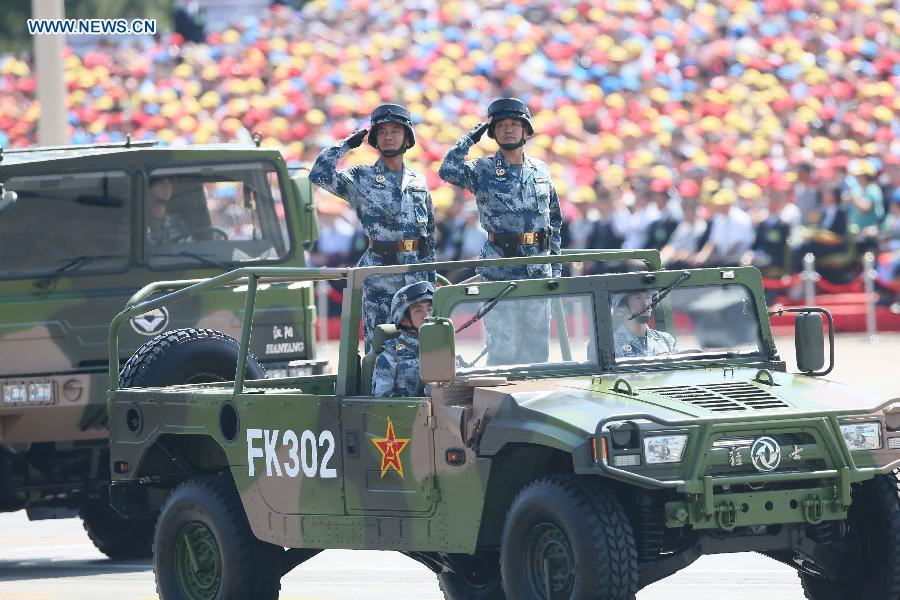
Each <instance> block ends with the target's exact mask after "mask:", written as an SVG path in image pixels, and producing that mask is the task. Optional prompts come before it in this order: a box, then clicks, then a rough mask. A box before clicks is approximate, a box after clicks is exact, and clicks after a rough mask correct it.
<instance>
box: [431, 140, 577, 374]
mask: <svg viewBox="0 0 900 600" xmlns="http://www.w3.org/2000/svg"><path fill="white" fill-rule="evenodd" d="M471 146H472V140H471V139H470V138H469V137H468V135H464V136H463V137H462V138H461V139H460V140H459V141H458V142H456V144H454V145H453V147H452V148H450V150H449V151H448V152H447V156H445V157H444V161H443V163H441V168H440V170H439V171H438V174H439V175H440V177H441V179H443V180H444V181H446V182H447V183H450V184H453V185H455V186H457V187H461V188H463V189H466V190H469V191H470V192H472V193H473V194H474V195H475V202H476V204H477V205H478V212H479V215H480V218H481V226H482V227H483V228H484V229H485V230H486V231H488V232H490V233H501V234H502V233H509V234H520V233H524V232H533V231H541V230H547V231H549V250H542V249H541V245H540V244H529V245H521V246H519V255H520V256H538V255H546V254H559V253H560V245H561V238H560V226H561V225H562V214H561V212H560V208H559V197H558V196H557V194H556V189H555V188H554V187H553V182H552V181H551V179H550V169H549V168H548V167H547V165H546V164H545V163H543V162H541V161H539V160H537V159H534V158H530V157H528V156H527V155H526V157H525V162H524V164H523V165H510V164H509V161H507V160H506V157H504V156H503V153H502V152H500V151H499V150H498V151H497V153H496V154H495V155H494V156H493V157H492V158H479V159H477V160H470V161H467V160H466V154H467V153H468V151H469V148H470V147H471ZM480 256H481V258H503V257H504V254H503V252H502V250H501V249H500V248H499V247H498V246H497V245H496V244H494V243H493V242H491V241H490V240H488V241H486V242H485V243H484V246H483V247H482V249H481V255H480ZM560 269H561V266H560V265H558V264H555V265H549V264H543V265H519V266H515V267H481V268H479V269H477V271H478V273H479V274H480V275H481V276H482V277H483V278H484V279H487V280H490V281H498V280H509V279H535V278H541V277H559V276H560ZM524 309H527V310H524ZM484 321H485V330H486V334H487V345H488V348H489V350H488V364H490V365H501V364H513V363H518V362H545V361H546V360H547V355H548V340H549V336H550V304H549V302H546V303H536V302H528V303H507V304H504V303H503V302H501V303H500V304H498V305H497V307H496V308H495V309H494V310H492V311H491V312H489V313H488V314H487V315H485V318H484Z"/></svg>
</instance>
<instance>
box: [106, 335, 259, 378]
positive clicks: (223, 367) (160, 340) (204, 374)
mask: <svg viewBox="0 0 900 600" xmlns="http://www.w3.org/2000/svg"><path fill="white" fill-rule="evenodd" d="M237 359H238V342H237V340H235V339H234V338H233V337H231V336H228V335H225V334H224V333H220V332H218V331H215V330H213V329H194V328H186V329H175V330H172V331H168V332H166V333H162V334H160V335H158V336H156V337H155V338H153V339H152V340H150V341H149V342H147V343H146V344H144V345H143V346H141V347H140V348H138V350H137V352H135V353H134V354H133V355H132V356H131V358H129V359H128V362H126V363H125V366H124V367H123V368H122V372H121V373H120V374H119V387H120V388H128V387H160V386H167V385H179V384H183V383H208V382H213V381H233V380H234V371H235V368H236V367H237ZM244 376H245V378H246V379H247V380H251V379H263V378H264V377H265V376H266V370H265V369H264V368H263V366H262V365H261V364H259V361H258V360H257V359H256V357H255V356H253V355H252V354H248V355H247V370H246V372H245V375H244Z"/></svg>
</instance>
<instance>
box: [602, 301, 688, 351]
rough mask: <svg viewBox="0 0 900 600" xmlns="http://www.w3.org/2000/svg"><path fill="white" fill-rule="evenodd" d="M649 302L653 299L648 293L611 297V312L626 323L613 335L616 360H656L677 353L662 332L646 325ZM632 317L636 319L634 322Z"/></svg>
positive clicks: (671, 341)
mask: <svg viewBox="0 0 900 600" xmlns="http://www.w3.org/2000/svg"><path fill="white" fill-rule="evenodd" d="M652 299H653V295H652V294H651V293H650V292H649V291H642V292H626V293H624V294H616V295H615V296H614V297H613V312H617V313H619V314H620V315H622V316H623V317H624V319H625V320H624V321H623V322H622V324H621V325H619V326H618V327H617V328H616V330H615V331H614V332H613V346H615V350H616V358H635V357H641V356H658V355H661V354H672V353H673V352H676V346H677V344H676V343H675V338H674V337H672V336H671V335H669V334H668V333H666V332H664V331H657V330H656V329H651V328H650V326H649V325H648V323H649V322H650V302H651V300H652ZM642 309H643V310H642ZM632 315H635V317H634V318H633V319H632V318H631V317H632Z"/></svg>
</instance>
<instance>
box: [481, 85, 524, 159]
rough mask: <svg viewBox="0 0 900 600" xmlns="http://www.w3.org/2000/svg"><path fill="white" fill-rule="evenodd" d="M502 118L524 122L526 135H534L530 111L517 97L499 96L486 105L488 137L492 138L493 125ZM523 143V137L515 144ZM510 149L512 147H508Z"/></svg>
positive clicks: (518, 145) (520, 144)
mask: <svg viewBox="0 0 900 600" xmlns="http://www.w3.org/2000/svg"><path fill="white" fill-rule="evenodd" d="M503 119H520V120H521V121H523V122H524V124H525V129H526V130H527V132H528V135H534V123H533V122H532V121H531V111H529V110H528V107H527V106H526V105H525V103H524V102H522V101H521V100H519V99H518V98H500V99H499V100H494V101H493V102H491V104H490V106H488V130H487V134H488V137H489V138H491V139H494V127H495V125H496V124H497V121H502V120H503ZM524 144H525V138H524V137H523V138H522V140H521V141H520V142H519V143H518V144H517V146H516V147H520V146H522V145H524ZM510 149H512V148H510Z"/></svg>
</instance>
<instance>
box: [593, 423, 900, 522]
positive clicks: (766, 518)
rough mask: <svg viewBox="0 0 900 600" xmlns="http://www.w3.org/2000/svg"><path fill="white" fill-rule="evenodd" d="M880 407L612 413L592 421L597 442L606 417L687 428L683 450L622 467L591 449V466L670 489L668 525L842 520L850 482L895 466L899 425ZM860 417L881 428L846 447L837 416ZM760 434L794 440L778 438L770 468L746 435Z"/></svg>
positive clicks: (605, 434)
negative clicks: (674, 417)
mask: <svg viewBox="0 0 900 600" xmlns="http://www.w3.org/2000/svg"><path fill="white" fill-rule="evenodd" d="M880 408H883V407H880ZM880 408H879V410H880ZM879 415H880V413H878V412H877V411H876V412H870V411H866V412H865V413H862V412H851V413H847V412H842V413H835V414H827V415H822V414H821V413H819V414H816V415H789V416H784V417H778V416H774V417H773V415H771V414H767V415H747V416H745V417H743V418H742V419H740V420H735V419H723V418H707V419H691V420H682V421H668V420H665V419H661V418H659V417H657V416H654V415H648V414H629V415H616V416H613V417H610V418H607V419H604V420H603V421H601V422H600V423H599V424H598V425H597V429H596V432H595V436H596V440H597V442H598V445H600V444H602V445H603V447H604V448H605V447H607V445H608V444H610V443H611V442H610V436H609V425H610V424H613V423H621V422H625V421H632V422H635V421H637V422H647V423H648V425H649V428H650V429H649V432H650V433H659V431H660V430H661V429H664V430H665V431H667V432H673V433H687V434H688V435H689V436H690V438H689V441H688V445H687V448H686V449H685V452H684V456H683V458H682V460H681V461H680V463H678V464H677V465H659V466H654V465H644V464H639V465H634V466H629V467H616V466H613V465H612V464H610V463H611V462H612V460H610V459H611V458H613V457H612V456H608V457H607V458H603V457H601V456H598V457H597V459H596V461H595V463H594V468H593V471H594V472H595V473H596V472H597V470H599V471H600V472H601V473H602V474H603V475H604V476H607V477H610V478H613V479H617V480H620V481H624V482H626V483H629V484H633V485H638V486H640V487H643V488H647V489H662V490H673V491H674V492H675V493H676V494H675V498H673V499H672V501H670V502H668V503H666V505H665V522H666V526H667V527H684V526H687V525H690V526H692V527H694V528H696V529H711V528H719V529H724V530H731V529H733V528H735V527H740V526H753V525H772V524H785V523H807V524H817V523H821V522H823V521H829V520H841V519H845V518H846V517H847V511H848V509H849V507H850V505H851V503H852V501H853V498H852V484H854V483H858V482H862V481H866V480H869V479H872V478H874V477H875V476H877V475H881V474H885V473H889V472H891V471H893V470H894V469H896V468H898V467H900V449H890V448H889V440H890V439H892V438H900V431H891V430H888V429H887V428H886V427H885V425H886V424H885V422H884V417H883V415H881V416H879ZM860 418H864V419H865V420H868V421H873V420H880V421H881V423H882V431H883V432H884V434H885V437H884V443H883V445H882V448H881V449H879V450H874V451H857V452H851V451H850V450H849V449H848V447H847V445H846V443H845V442H844V440H843V437H842V435H841V430H840V424H841V422H842V421H845V420H848V419H850V420H857V419H860ZM761 437H769V438H777V439H780V440H790V441H793V442H795V443H785V444H783V445H780V446H779V452H780V459H781V461H780V463H779V466H778V467H777V468H776V469H773V470H772V471H770V472H762V471H760V470H758V469H756V468H755V465H753V464H752V456H751V451H750V445H749V444H747V443H746V440H750V441H751V442H752V441H753V440H756V439H759V438H761ZM732 441H733V443H732Z"/></svg>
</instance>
